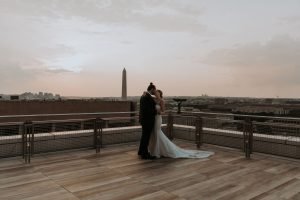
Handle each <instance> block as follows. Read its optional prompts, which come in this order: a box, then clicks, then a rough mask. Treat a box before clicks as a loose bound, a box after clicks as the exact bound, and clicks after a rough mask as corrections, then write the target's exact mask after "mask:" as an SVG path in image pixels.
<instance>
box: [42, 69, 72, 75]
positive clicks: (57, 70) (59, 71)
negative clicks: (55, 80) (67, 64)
mask: <svg viewBox="0 0 300 200" xmlns="http://www.w3.org/2000/svg"><path fill="white" fill-rule="evenodd" d="M45 71H46V72H50V73H54V74H61V73H73V71H71V70H67V69H46V70H45Z"/></svg>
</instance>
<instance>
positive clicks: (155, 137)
mask: <svg viewBox="0 0 300 200" xmlns="http://www.w3.org/2000/svg"><path fill="white" fill-rule="evenodd" d="M153 98H154V100H155V102H156V105H155V108H156V111H157V115H156V116H155V124H154V129H153V132H152V134H151V136H150V141H149V146H148V149H149V152H150V154H151V155H152V156H155V157H157V158H160V157H170V158H206V157H209V156H211V155H213V154H214V153H213V152H209V151H198V150H186V149H182V148H180V147H178V146H176V145H175V144H174V143H173V142H172V141H170V140H169V139H168V138H167V137H166V136H165V134H164V133H163V132H162V130H161V124H162V117H161V113H163V112H164V110H165V103H164V99H163V93H162V91H161V90H156V93H155V97H153Z"/></svg>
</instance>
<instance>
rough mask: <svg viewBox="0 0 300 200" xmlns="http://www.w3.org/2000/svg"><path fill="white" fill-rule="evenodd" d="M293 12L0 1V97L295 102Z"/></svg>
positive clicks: (249, 6) (297, 5)
mask: <svg viewBox="0 0 300 200" xmlns="http://www.w3.org/2000/svg"><path fill="white" fill-rule="evenodd" d="M299 10H300V2H299V1H298V0H287V1H281V0H274V1H263V2H262V1H259V0H253V1H251V2H244V1H239V0H228V1H226V2H220V1H218V0H212V1H198V0H190V1H184V0H173V1H169V0H160V1H151V2H150V1H147V0H139V1H135V0H132V1H127V2H126V3H124V2H123V1H120V0H103V1H102V0H99V1H95V0H92V1H88V0H82V1H80V3H78V2H76V3H75V2H74V1H72V0H64V1H54V0H48V1H39V0H28V1H26V2H25V1H22V0H16V1H11V0H2V1H0V16H1V17H0V26H1V27H3V28H2V30H1V33H0V93H3V94H21V93H24V92H25V91H31V92H33V93H37V92H39V91H48V92H51V93H54V94H60V95H61V96H85V97H88V96H94V97H93V98H95V97H98V98H102V97H118V98H119V97H120V96H121V88H122V87H121V83H122V70H123V68H124V67H125V68H126V71H127V94H128V96H139V94H141V93H142V92H143V91H144V90H145V89H146V88H147V86H148V84H149V83H150V82H153V83H154V84H155V85H156V86H157V88H159V89H161V90H163V91H164V94H165V95H166V96H195V97H196V96H201V95H202V94H207V95H208V96H210V97H211V96H215V97H237V98H238V97H239V98H248V97H249V98H288V99H289V98H294V99H297V98H300V94H299V93H298V91H300V81H299V80H300V56H299V52H300V14H299Z"/></svg>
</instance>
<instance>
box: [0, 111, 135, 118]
mask: <svg viewBox="0 0 300 200" xmlns="http://www.w3.org/2000/svg"><path fill="white" fill-rule="evenodd" d="M137 113H138V112H96V113H58V114H31V115H2V116H0V118H15V117H49V116H71V115H73V116H74V115H112V114H137Z"/></svg>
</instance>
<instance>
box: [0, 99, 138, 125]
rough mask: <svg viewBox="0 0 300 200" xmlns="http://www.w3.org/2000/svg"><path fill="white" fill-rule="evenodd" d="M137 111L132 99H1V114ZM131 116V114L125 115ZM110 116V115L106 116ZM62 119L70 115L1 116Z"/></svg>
mask: <svg viewBox="0 0 300 200" xmlns="http://www.w3.org/2000/svg"><path fill="white" fill-rule="evenodd" d="M129 111H136V103H135V102H131V101H102V100H53V101H52V100H51V101H50V100H48V101H47V100H46V101H40V100H30V101H0V116H5V115H39V114H65V113H97V112H129ZM124 116H129V115H124ZM89 117H91V116H90V115H86V116H85V115H80V116H76V115H72V118H74V119H78V118H80V119H85V118H89ZM105 117H110V116H108V115H107V116H105ZM58 119H59V120H61V119H70V116H55V117H50V116H45V117H44V116H39V117H26V118H24V117H22V118H20V117H15V118H0V123H1V122H12V121H13V122H23V121H26V120H35V121H43V120H58Z"/></svg>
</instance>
